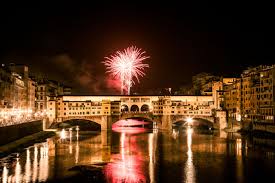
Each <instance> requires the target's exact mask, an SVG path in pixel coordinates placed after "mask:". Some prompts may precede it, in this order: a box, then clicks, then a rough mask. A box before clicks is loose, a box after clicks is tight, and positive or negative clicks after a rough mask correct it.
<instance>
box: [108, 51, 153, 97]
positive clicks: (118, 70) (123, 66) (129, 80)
mask: <svg viewBox="0 0 275 183" xmlns="http://www.w3.org/2000/svg"><path fill="white" fill-rule="evenodd" d="M144 54H145V51H141V49H139V48H137V47H135V46H131V47H128V48H126V49H124V50H123V51H117V52H116V53H115V54H114V55H111V56H110V57H105V59H106V60H105V61H104V62H103V63H104V65H105V66H106V69H107V73H111V75H112V76H113V77H115V78H117V79H119V80H120V82H121V94H122V95H123V94H125V93H127V94H128V95H130V88H131V86H132V85H133V84H135V82H134V78H136V80H137V81H138V82H139V77H143V76H144V75H145V73H144V70H145V68H146V67H149V65H148V64H144V63H143V60H145V59H147V58H149V56H144Z"/></svg>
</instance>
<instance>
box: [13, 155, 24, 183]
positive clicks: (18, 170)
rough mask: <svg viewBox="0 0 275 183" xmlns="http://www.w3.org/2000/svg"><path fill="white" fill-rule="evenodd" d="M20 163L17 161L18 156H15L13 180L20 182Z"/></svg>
mask: <svg viewBox="0 0 275 183" xmlns="http://www.w3.org/2000/svg"><path fill="white" fill-rule="evenodd" d="M21 178H22V177H21V165H20V162H19V158H17V162H16V166H15V182H16V183H17V182H18V183H19V182H21Z"/></svg>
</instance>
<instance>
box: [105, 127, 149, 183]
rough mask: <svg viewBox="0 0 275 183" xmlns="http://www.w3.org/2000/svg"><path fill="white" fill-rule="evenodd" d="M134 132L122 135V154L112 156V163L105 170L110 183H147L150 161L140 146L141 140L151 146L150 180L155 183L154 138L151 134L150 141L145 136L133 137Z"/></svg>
mask: <svg viewBox="0 0 275 183" xmlns="http://www.w3.org/2000/svg"><path fill="white" fill-rule="evenodd" d="M132 130H133V129H132ZM132 130H131V132H130V133H128V134H127V133H125V132H123V133H121V134H120V152H119V154H112V157H111V159H112V161H111V162H110V163H109V164H107V165H106V167H105V170H104V173H105V175H106V179H107V181H108V182H146V175H147V174H146V172H147V171H148V170H147V168H146V164H147V163H146V162H147V161H148V160H146V159H145V158H146V156H145V155H144V154H143V150H142V146H141V145H140V144H139V142H140V141H141V140H144V142H146V141H147V142H148V145H149V147H148V150H149V156H147V157H149V176H150V177H149V178H150V180H151V182H154V180H153V179H154V172H153V171H154V170H153V158H154V156H153V149H154V136H151V135H152V134H149V136H148V139H145V136H142V137H138V136H136V135H132V134H133V133H132V132H133V131H132ZM137 131H139V129H137ZM134 134H135V133H134ZM146 135H147V134H146Z"/></svg>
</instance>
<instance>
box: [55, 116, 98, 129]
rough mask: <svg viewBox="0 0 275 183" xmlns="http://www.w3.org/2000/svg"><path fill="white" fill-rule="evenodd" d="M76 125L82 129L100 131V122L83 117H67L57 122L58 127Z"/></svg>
mask: <svg viewBox="0 0 275 183" xmlns="http://www.w3.org/2000/svg"><path fill="white" fill-rule="evenodd" d="M76 126H78V127H79V129H80V130H83V131H87V130H88V131H101V124H99V123H97V122H95V121H92V120H89V119H84V118H82V119H79V118H73V119H67V120H64V121H62V122H60V123H59V124H58V127H59V128H71V127H72V128H74V127H76Z"/></svg>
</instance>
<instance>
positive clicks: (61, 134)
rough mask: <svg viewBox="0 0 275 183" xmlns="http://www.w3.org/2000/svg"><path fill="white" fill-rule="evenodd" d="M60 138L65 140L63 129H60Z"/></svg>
mask: <svg viewBox="0 0 275 183" xmlns="http://www.w3.org/2000/svg"><path fill="white" fill-rule="evenodd" d="M60 138H61V139H66V131H65V130H64V129H62V131H61V132H60Z"/></svg>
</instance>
